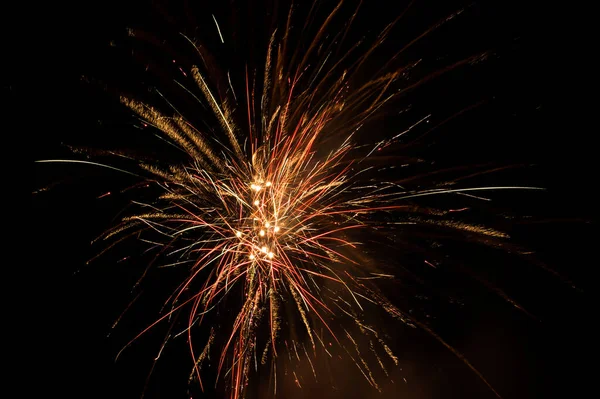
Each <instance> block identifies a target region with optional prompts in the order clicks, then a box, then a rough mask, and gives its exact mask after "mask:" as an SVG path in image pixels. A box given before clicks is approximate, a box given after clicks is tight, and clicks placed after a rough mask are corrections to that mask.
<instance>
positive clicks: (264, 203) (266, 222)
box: [235, 180, 281, 261]
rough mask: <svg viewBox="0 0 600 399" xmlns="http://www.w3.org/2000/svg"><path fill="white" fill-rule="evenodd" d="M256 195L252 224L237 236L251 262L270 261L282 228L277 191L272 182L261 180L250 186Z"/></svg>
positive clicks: (237, 232) (244, 227)
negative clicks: (276, 207) (277, 203)
mask: <svg viewBox="0 0 600 399" xmlns="http://www.w3.org/2000/svg"><path fill="white" fill-rule="evenodd" d="M250 189H251V192H252V193H253V194H254V201H253V204H254V208H253V209H252V223H251V225H250V226H242V228H241V230H238V231H236V233H235V235H236V237H237V238H239V239H240V244H241V245H244V246H246V247H247V250H248V252H249V254H248V258H250V260H251V261H255V260H256V261H270V260H271V259H273V258H274V257H275V252H274V251H275V250H276V248H277V237H276V234H277V233H279V231H280V230H281V227H280V226H279V225H278V221H277V216H276V213H277V212H276V209H275V201H274V200H273V198H274V194H275V189H274V187H273V184H272V183H271V182H270V181H267V182H265V181H264V180H259V181H258V182H256V183H252V184H251V185H250Z"/></svg>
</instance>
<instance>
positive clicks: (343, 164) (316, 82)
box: [54, 3, 526, 398]
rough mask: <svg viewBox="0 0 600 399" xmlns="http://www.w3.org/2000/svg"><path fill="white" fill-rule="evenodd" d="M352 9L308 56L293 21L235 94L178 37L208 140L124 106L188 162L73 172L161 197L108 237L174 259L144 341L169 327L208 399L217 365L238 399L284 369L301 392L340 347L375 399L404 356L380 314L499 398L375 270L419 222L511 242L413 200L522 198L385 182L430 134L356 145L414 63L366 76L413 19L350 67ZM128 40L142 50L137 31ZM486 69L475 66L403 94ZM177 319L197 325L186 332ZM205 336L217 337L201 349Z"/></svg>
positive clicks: (148, 109)
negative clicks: (303, 368)
mask: <svg viewBox="0 0 600 399" xmlns="http://www.w3.org/2000/svg"><path fill="white" fill-rule="evenodd" d="M341 7H342V4H341V3H340V4H339V5H338V6H336V7H335V8H334V9H333V10H332V11H331V12H330V13H329V14H328V15H327V16H326V17H325V18H324V20H323V23H322V25H321V26H320V28H319V29H317V30H316V32H315V34H314V36H313V37H312V39H311V40H310V41H308V42H307V45H306V46H305V49H304V50H305V51H304V52H299V51H293V50H291V49H292V48H294V47H295V45H296V44H295V43H290V42H289V40H290V39H289V36H290V35H289V30H290V29H291V28H290V27H291V25H293V24H292V21H293V18H294V13H293V11H292V10H290V12H289V14H288V16H287V19H286V23H285V24H284V27H283V28H281V29H278V30H274V32H272V34H271V36H270V40H269V43H268V44H267V45H266V48H267V50H266V59H265V62H264V65H263V66H261V67H260V68H259V67H256V68H248V67H246V68H245V75H244V76H243V81H244V87H243V88H239V87H234V85H233V84H232V80H231V77H230V75H229V73H227V74H226V76H227V77H226V78H225V79H223V78H222V75H219V73H218V71H216V70H215V69H214V67H213V65H212V63H211V62H210V61H209V60H210V59H211V58H212V57H210V54H208V52H207V50H206V48H204V47H202V45H201V44H200V43H197V42H196V41H195V40H194V39H193V38H191V37H188V36H182V37H183V40H184V41H185V42H186V45H188V46H189V47H190V48H192V49H193V50H194V51H195V52H197V59H198V63H197V64H194V65H191V66H190V67H189V69H188V70H182V73H183V74H184V76H185V80H183V81H182V82H183V83H181V82H177V83H178V85H179V86H180V87H181V89H182V90H183V91H184V92H185V93H186V94H187V95H189V96H191V97H193V98H194V99H195V100H197V106H198V107H202V108H203V109H205V110H208V111H209V112H210V113H211V116H210V118H211V120H212V125H211V124H210V123H208V124H207V125H206V126H201V125H200V124H198V123H197V121H196V119H195V118H194V117H190V116H189V115H188V114H187V113H186V112H185V111H182V110H179V108H178V107H176V106H175V105H174V104H175V102H171V101H170V100H169V99H167V100H166V101H167V102H168V107H166V108H165V109H166V110H163V109H160V107H155V106H153V105H151V104H148V103H147V102H144V101H140V100H136V99H135V97H134V96H131V95H121V96H120V101H121V103H122V104H123V105H124V106H126V107H128V108H129V109H130V110H131V111H133V113H135V114H136V115H137V117H138V118H139V120H140V121H141V122H142V123H143V125H144V127H145V128H146V129H154V130H155V131H158V132H160V133H161V134H162V137H163V138H164V139H166V140H167V141H168V142H169V143H170V144H172V145H174V146H176V147H177V148H178V149H179V150H181V151H183V152H184V153H185V157H184V158H185V161H183V162H182V163H180V164H175V163H170V164H167V165H166V166H164V163H163V162H160V160H157V161H148V160H140V161H139V162H138V161H136V162H138V166H139V170H137V171H135V172H133V171H132V169H129V168H128V169H127V170H125V169H122V168H117V167H116V166H109V165H106V164H104V163H95V162H91V161H70V162H84V163H89V164H95V165H99V166H103V167H109V168H112V169H116V170H118V171H121V172H126V173H130V174H134V175H135V176H138V177H140V178H141V179H142V181H143V184H142V185H141V186H143V187H152V188H153V189H154V191H153V192H157V193H158V194H157V195H155V196H153V198H151V199H147V194H146V195H145V199H143V200H139V201H136V202H135V205H136V206H137V209H138V211H137V212H132V213H130V214H129V215H127V216H125V217H124V218H122V221H121V223H120V224H118V225H116V226H114V227H113V228H111V229H109V230H108V231H106V232H105V233H104V234H103V235H102V236H101V237H100V239H101V240H103V241H107V242H110V241H111V240H112V241H113V242H112V243H111V244H110V245H108V246H107V248H110V247H112V246H113V245H114V244H116V243H119V242H122V241H123V240H125V239H127V238H130V237H138V238H139V239H141V240H143V241H144V242H147V243H150V245H151V248H152V249H154V250H156V251H157V252H158V253H159V254H160V256H163V257H164V258H167V259H170V261H169V262H168V264H167V266H174V267H178V268H182V269H184V270H185V271H186V273H187V277H186V278H185V279H184V280H183V281H182V282H181V284H180V285H179V286H177V287H176V288H175V289H174V290H173V291H172V294H171V295H170V296H169V298H168V299H167V300H166V302H165V309H166V310H165V312H164V313H163V314H162V315H161V316H160V317H159V318H158V319H157V320H156V322H155V323H153V324H152V325H150V326H148V327H147V328H145V329H144V330H143V331H141V333H140V334H139V335H138V336H136V337H134V339H133V340H132V342H134V341H135V340H137V339H138V338H139V337H140V336H141V335H143V334H145V333H146V332H147V331H149V330H150V329H152V328H154V327H155V326H156V325H157V324H159V323H163V322H164V323H169V322H170V323H172V326H173V327H172V328H173V331H172V330H171V329H170V330H169V331H170V332H169V334H168V337H171V336H186V337H187V344H188V346H189V352H190V354H191V358H192V361H191V373H190V381H197V382H198V383H199V384H200V386H203V384H205V381H204V380H203V378H202V368H203V367H204V366H205V365H206V364H207V363H208V362H212V363H213V364H216V369H217V371H216V373H217V375H218V379H219V380H224V381H226V382H227V385H228V387H229V389H230V392H231V397H232V398H240V397H243V396H244V393H245V390H246V387H247V386H248V384H249V381H250V379H251V378H250V377H251V375H252V372H253V370H254V371H255V372H256V371H257V370H258V369H259V368H260V367H266V368H268V370H269V372H270V373H272V374H273V375H274V376H275V377H274V378H275V379H277V369H278V365H280V364H281V363H280V361H279V359H281V358H283V359H285V358H289V362H287V363H288V365H287V366H284V367H286V370H290V372H289V373H286V374H288V375H291V376H293V379H294V381H295V383H296V384H297V385H299V386H300V385H301V379H300V378H299V376H298V375H297V374H296V371H295V370H294V368H293V366H292V365H291V364H292V363H293V362H292V358H294V359H296V360H297V361H298V362H304V363H306V364H308V365H309V367H310V368H311V369H312V370H313V373H314V372H315V371H314V370H315V368H314V367H313V362H315V359H318V358H319V357H320V356H325V357H327V356H329V357H331V353H330V349H329V348H330V346H331V345H336V346H338V347H339V348H341V349H342V351H343V352H344V353H345V354H346V355H347V356H348V357H349V358H350V359H352V361H353V362H354V364H355V365H356V367H357V368H358V369H359V370H360V372H361V373H362V375H363V376H364V377H365V379H366V380H367V381H368V382H369V384H371V385H372V386H373V387H375V388H376V389H379V385H378V382H377V381H376V379H375V377H374V371H373V368H374V367H376V368H379V369H380V370H382V371H383V372H384V373H386V374H387V373H388V371H387V370H388V368H389V367H393V365H395V364H398V358H397V357H396V355H395V354H394V353H393V352H392V349H391V348H390V346H389V344H388V343H387V342H386V339H385V334H384V333H382V332H380V331H379V330H378V329H377V328H375V327H374V326H372V325H370V323H369V322H368V317H367V314H368V313H369V312H382V313H384V314H387V315H388V316H390V317H392V318H394V319H397V320H400V321H402V322H403V323H405V324H406V325H409V326H419V327H421V328H424V329H425V330H427V331H428V332H429V333H430V334H431V335H433V336H434V337H435V338H436V339H437V340H439V341H440V342H442V343H443V344H444V345H445V346H447V347H448V348H449V349H450V350H452V351H453V352H454V353H455V354H456V355H457V356H459V357H460V358H461V359H462V360H463V361H464V362H465V364H467V366H468V367H470V368H471V369H472V370H473V371H474V372H475V373H477V375H479V377H480V378H481V379H482V380H483V381H484V382H485V383H486V384H487V382H486V381H485V379H484V378H483V376H482V375H481V374H479V372H477V371H476V370H475V368H474V367H472V366H471V365H470V363H469V362H468V361H467V360H466V359H465V358H464V357H462V356H461V355H460V353H458V352H457V351H455V350H454V349H453V348H452V347H451V346H449V345H448V344H446V343H445V342H444V341H443V340H442V339H441V338H440V337H438V336H437V335H436V334H435V333H434V332H433V331H432V330H430V329H429V328H428V327H427V326H426V325H425V324H423V323H421V322H419V321H418V320H417V319H416V318H414V317H412V316H410V315H409V314H407V313H405V312H404V311H402V310H401V309H399V308H398V307H397V306H395V305H394V304H393V303H392V301H390V300H389V299H387V298H386V296H385V295H384V293H383V292H382V291H381V290H380V289H379V288H378V285H377V283H378V281H379V280H381V279H393V278H394V275H393V274H390V273H389V272H387V271H385V270H381V268H380V267H378V266H377V265H376V264H375V262H373V261H371V260H370V259H369V256H370V255H369V254H370V253H371V252H372V251H370V248H369V246H370V245H371V244H370V243H371V242H372V241H373V239H371V238H369V237H370V236H373V237H378V236H381V235H382V234H385V233H386V232H387V231H393V230H394V229H396V228H398V225H400V224H401V223H412V224H428V225H433V226H438V227H442V228H450V229H453V230H459V231H463V232H466V233H469V234H473V235H477V236H480V237H484V238H495V239H501V238H506V237H507V236H506V234H504V233H503V232H501V231H497V230H494V229H491V228H486V227H484V226H479V225H474V224H468V223H465V222H460V221H455V220H452V219H449V218H445V216H447V215H449V214H450V213H451V212H452V210H442V209H433V208H431V207H423V206H418V205H416V204H415V203H413V202H411V201H412V199H415V198H419V197H425V196H434V195H435V196H437V195H443V194H453V193H463V194H464V193H468V192H472V191H482V190H499V189H515V188H520V189H524V188H526V187H463V188H452V189H448V188H446V187H432V188H429V189H420V190H407V189H405V188H404V187H403V186H402V185H400V184H399V183H398V182H395V181H387V180H386V179H385V178H381V176H384V172H382V170H384V169H385V168H382V167H378V166H376V165H379V164H381V160H380V159H379V154H380V153H381V151H382V150H384V149H385V148H387V147H390V146H392V145H393V144H394V143H396V142H398V141H399V140H400V139H401V137H403V136H404V135H405V134H407V133H409V132H410V131H411V130H412V129H416V128H419V127H420V126H421V125H422V124H425V123H427V122H428V115H426V116H424V117H421V118H418V119H417V120H414V121H413V122H412V124H410V126H408V127H407V128H405V129H403V131H402V132H401V133H399V134H396V135H394V136H392V137H389V138H385V139H383V140H380V141H377V142H375V143H371V144H357V142H356V140H355V136H356V135H357V134H358V132H359V131H360V130H361V129H362V128H363V126H365V125H366V124H367V123H368V122H369V121H370V120H371V119H372V118H374V117H375V116H377V115H378V114H379V113H380V112H381V111H382V110H383V109H384V108H385V107H386V106H388V105H389V104H390V103H391V101H392V100H393V99H395V97H396V96H397V95H398V94H399V91H398V90H397V89H396V87H397V84H398V81H399V80H400V78H401V77H403V76H404V75H405V74H406V73H407V72H408V71H409V70H410V69H411V68H412V67H413V66H414V65H416V64H410V65H406V66H404V67H402V68H400V69H396V70H392V71H388V70H386V68H382V69H381V71H380V72H378V73H377V74H376V76H375V77H374V78H372V79H370V80H368V81H367V82H365V83H363V84H361V85H356V84H355V82H356V76H357V73H358V72H359V71H361V67H362V66H363V64H365V63H366V61H367V60H368V59H369V57H370V56H371V54H372V53H373V52H374V51H375V50H376V49H377V48H378V46H380V45H381V44H382V43H383V42H384V41H385V39H386V37H387V35H388V34H389V32H390V30H391V29H392V27H393V26H394V24H395V23H397V22H398V20H399V19H400V17H401V16H402V15H400V16H399V17H398V18H397V19H396V20H395V21H393V22H392V23H391V24H389V25H388V26H387V27H385V28H384V29H383V30H382V32H381V34H380V35H379V36H378V38H377V40H376V42H375V43H374V44H373V45H372V46H371V47H369V48H368V49H367V50H366V51H364V50H363V51H362V52H361V53H360V54H358V55H356V54H355V53H354V52H353V51H354V50H356V49H355V47H357V46H353V48H352V50H353V51H349V52H347V53H346V54H344V55H339V54H338V53H337V52H336V51H335V43H337V42H338V41H342V40H343V39H344V37H345V36H346V35H347V33H348V30H349V29H350V26H351V23H348V24H346V26H345V28H344V29H343V30H341V31H339V32H334V33H332V32H331V21H332V20H333V19H334V18H335V17H336V15H337V13H338V12H339V11H340V8H341ZM356 12H358V10H356V11H354V13H353V14H352V18H351V21H352V19H354V17H355V16H356ZM455 15H456V14H452V15H451V16H449V17H447V18H445V19H444V20H443V21H441V22H440V23H439V24H436V25H434V26H433V27H432V28H430V29H429V30H428V31H426V32H425V33H424V34H423V35H422V36H424V35H426V34H427V33H428V32H429V31H431V30H433V29H434V28H436V27H438V26H440V25H441V24H442V23H443V22H445V21H447V20H450V19H452V18H453V17H454V16H455ZM213 19H214V22H215V25H216V28H217V29H218V34H219V37H220V40H221V41H222V42H223V41H224V39H223V35H222V31H221V28H220V27H219V25H218V21H217V19H216V18H215V17H214V16H213ZM307 24H308V23H307ZM129 35H130V36H131V37H134V38H135V37H139V38H141V39H142V40H144V36H143V35H142V34H141V33H140V32H138V31H136V30H133V29H132V30H130V31H129ZM401 51H404V48H403V49H401V50H400V52H401ZM482 56H483V55H482V54H476V55H473V56H471V57H467V58H464V59H462V60H460V61H458V62H455V63H453V64H452V65H449V66H447V67H445V68H443V70H439V71H436V72H435V73H432V74H429V75H427V76H425V77H424V78H422V79H420V80H419V81H417V82H412V83H411V84H410V86H408V87H404V88H403V89H405V90H408V89H412V88H414V87H416V86H418V85H419V84H421V83H423V82H425V81H427V80H429V79H431V78H432V77H434V76H436V75H438V74H440V73H442V72H445V71H448V70H450V69H453V68H456V67H459V66H462V65H467V64H469V63H472V62H475V61H477V60H480V59H481V57H482ZM336 57H337V58H336ZM352 57H354V58H352ZM259 76H260V78H259ZM223 87H226V88H227V89H223ZM54 161H56V160H54ZM134 161H135V160H134ZM139 186H140V185H138V187H139ZM382 215H384V216H385V217H382ZM397 215H404V216H405V217H404V218H403V219H402V220H403V222H401V223H400V222H397V220H399V217H398V216H397ZM386 218H387V219H386ZM365 237H367V239H365ZM163 266H165V265H163ZM431 266H434V265H431ZM434 267H435V266H434ZM374 309H375V310H374ZM217 312H222V314H227V315H229V316H227V317H225V316H222V319H223V320H227V321H222V322H219V323H214V322H213V321H214V320H215V317H216V316H214V315H215V314H217ZM180 315H184V318H185V322H184V323H183V326H182V324H181V323H180V320H181V316H180ZM231 315H233V316H231ZM176 316H177V317H176ZM219 317H221V316H219ZM340 326H341V327H340ZM199 327H205V330H206V331H210V333H209V334H208V335H206V334H204V335H203V336H202V339H198V338H197V337H196V334H195V331H197V330H199ZM176 329H180V331H176ZM171 331H172V332H171ZM167 340H168V338H167V339H166V340H165V343H166V341H167ZM362 342H367V343H368V344H367V345H361V344H360V343H362ZM161 351H162V348H161ZM296 360H294V362H295V361H296ZM488 386H489V384H488ZM489 387H490V389H492V391H493V392H495V391H494V390H493V388H492V387H491V386H489ZM276 389H277V388H276V384H275V386H274V390H275V391H276Z"/></svg>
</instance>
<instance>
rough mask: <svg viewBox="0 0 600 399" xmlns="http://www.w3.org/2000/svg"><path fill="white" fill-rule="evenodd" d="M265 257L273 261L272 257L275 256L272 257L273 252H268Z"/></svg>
mask: <svg viewBox="0 0 600 399" xmlns="http://www.w3.org/2000/svg"><path fill="white" fill-rule="evenodd" d="M267 256H268V257H269V258H270V259H273V256H275V255H273V252H269V253H268V254H267Z"/></svg>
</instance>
